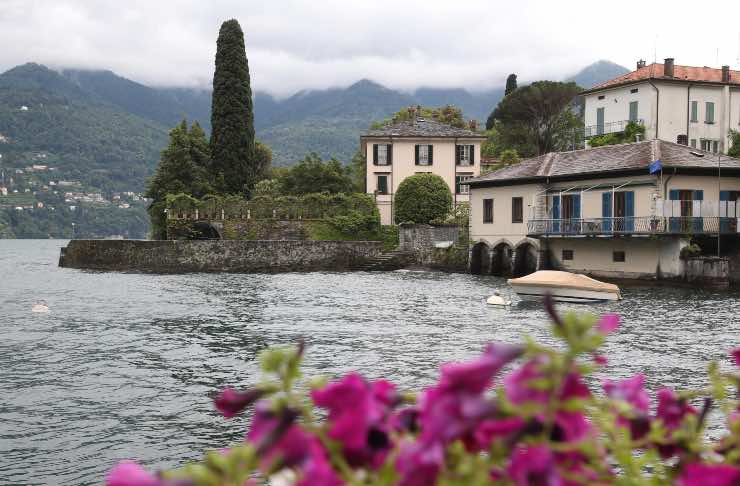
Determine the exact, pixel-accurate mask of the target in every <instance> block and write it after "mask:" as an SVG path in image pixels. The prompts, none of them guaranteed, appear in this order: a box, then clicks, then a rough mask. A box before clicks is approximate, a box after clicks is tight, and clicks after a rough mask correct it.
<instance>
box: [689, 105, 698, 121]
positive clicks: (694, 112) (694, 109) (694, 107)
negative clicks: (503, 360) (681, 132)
mask: <svg viewBox="0 0 740 486" xmlns="http://www.w3.org/2000/svg"><path fill="white" fill-rule="evenodd" d="M698 121H699V102H698V101H692V102H691V122H692V123H696V122H698Z"/></svg>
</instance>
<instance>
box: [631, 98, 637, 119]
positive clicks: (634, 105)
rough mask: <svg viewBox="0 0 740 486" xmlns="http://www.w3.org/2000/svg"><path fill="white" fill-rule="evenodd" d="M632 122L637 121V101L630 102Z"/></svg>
mask: <svg viewBox="0 0 740 486" xmlns="http://www.w3.org/2000/svg"><path fill="white" fill-rule="evenodd" d="M630 121H631V122H636V121H637V101H630Z"/></svg>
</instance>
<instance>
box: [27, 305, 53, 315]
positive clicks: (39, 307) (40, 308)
mask: <svg viewBox="0 0 740 486" xmlns="http://www.w3.org/2000/svg"><path fill="white" fill-rule="evenodd" d="M31 312H38V313H41V314H46V313H47V312H49V306H48V305H46V304H44V303H36V304H33V306H31Z"/></svg>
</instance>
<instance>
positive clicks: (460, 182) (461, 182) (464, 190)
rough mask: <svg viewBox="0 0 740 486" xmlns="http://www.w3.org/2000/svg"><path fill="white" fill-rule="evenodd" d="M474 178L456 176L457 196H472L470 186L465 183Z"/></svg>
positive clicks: (470, 176)
mask: <svg viewBox="0 0 740 486" xmlns="http://www.w3.org/2000/svg"><path fill="white" fill-rule="evenodd" d="M472 178H473V176H472V175H459V176H455V192H456V193H457V194H470V186H469V185H467V184H465V181H467V180H468V179H472Z"/></svg>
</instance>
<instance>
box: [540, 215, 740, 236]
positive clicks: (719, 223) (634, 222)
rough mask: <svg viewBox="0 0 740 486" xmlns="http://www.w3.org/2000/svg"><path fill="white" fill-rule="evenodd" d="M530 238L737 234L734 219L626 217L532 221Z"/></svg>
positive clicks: (736, 220)
mask: <svg viewBox="0 0 740 486" xmlns="http://www.w3.org/2000/svg"><path fill="white" fill-rule="evenodd" d="M527 233H528V234H529V235H530V236H597V235H670V234H677V235H687V234H691V235H696V234H717V233H722V234H733V233H738V219H737V218H720V217H716V216H715V217H705V218H696V217H669V218H666V217H663V216H638V217H627V218H578V219H531V220H529V221H528V222H527Z"/></svg>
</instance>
